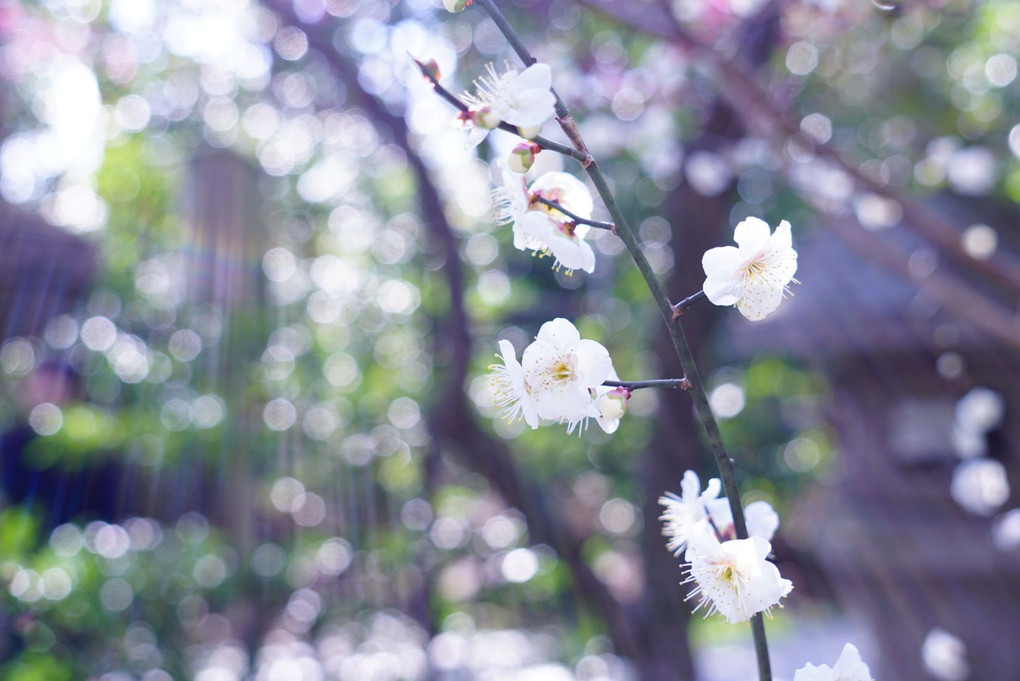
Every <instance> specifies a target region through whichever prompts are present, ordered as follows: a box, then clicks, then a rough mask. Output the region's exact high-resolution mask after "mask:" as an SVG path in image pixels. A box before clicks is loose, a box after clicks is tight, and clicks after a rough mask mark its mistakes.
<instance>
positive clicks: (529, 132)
mask: <svg viewBox="0 0 1020 681" xmlns="http://www.w3.org/2000/svg"><path fill="white" fill-rule="evenodd" d="M540 132H542V126H541V125H529V126H526V127H521V126H518V128H517V134H518V135H520V136H521V137H523V138H524V139H526V140H530V139H534V138H535V137H538V133H540Z"/></svg>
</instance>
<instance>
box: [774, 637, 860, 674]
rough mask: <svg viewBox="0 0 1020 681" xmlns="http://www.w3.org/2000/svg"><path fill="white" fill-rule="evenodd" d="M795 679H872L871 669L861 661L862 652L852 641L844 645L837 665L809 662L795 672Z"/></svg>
mask: <svg viewBox="0 0 1020 681" xmlns="http://www.w3.org/2000/svg"><path fill="white" fill-rule="evenodd" d="M793 681H872V680H871V670H870V669H868V665H866V664H864V663H863V662H862V661H861V654H860V653H859V652H857V648H856V647H854V645H853V644H852V643H847V644H846V645H845V646H843V652H841V653H840V654H839V659H838V660H836V666H835V667H830V666H829V665H827V664H823V665H820V666H817V667H816V666H815V665H813V664H810V663H808V664H807V665H805V666H803V667H801V668H800V669H798V670H797V671H796V673H794V675H793Z"/></svg>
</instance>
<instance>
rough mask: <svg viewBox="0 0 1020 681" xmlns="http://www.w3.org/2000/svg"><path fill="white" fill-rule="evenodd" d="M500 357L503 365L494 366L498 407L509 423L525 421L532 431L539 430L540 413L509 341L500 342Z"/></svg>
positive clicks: (494, 385)
mask: <svg viewBox="0 0 1020 681" xmlns="http://www.w3.org/2000/svg"><path fill="white" fill-rule="evenodd" d="M499 349H500V355H497V356H500V357H501V359H502V360H503V364H501V365H500V364H493V365H491V366H490V367H489V370H490V371H491V372H492V374H491V376H492V387H493V390H494V391H495V402H496V406H497V407H499V408H500V409H502V410H503V418H504V419H505V420H506V421H507V422H508V423H513V422H514V421H519V420H520V419H524V422H525V423H527V424H528V425H529V426H531V428H532V429H535V428H538V423H539V421H538V413H537V412H536V410H535V402H534V400H532V399H531V392H530V391H529V390H528V386H527V383H525V381H524V369H523V368H522V367H521V364H520V362H518V361H517V352H516V351H515V350H514V346H513V345H512V344H511V343H510V341H508V340H501V341H500V342H499Z"/></svg>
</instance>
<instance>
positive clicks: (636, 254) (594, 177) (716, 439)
mask: <svg viewBox="0 0 1020 681" xmlns="http://www.w3.org/2000/svg"><path fill="white" fill-rule="evenodd" d="M476 3H477V4H478V5H479V6H480V7H482V8H483V9H485V10H486V12H488V14H489V16H490V17H491V18H492V20H493V21H494V22H495V23H496V26H497V27H498V28H499V29H500V31H501V32H502V33H503V35H504V37H505V38H506V39H507V41H508V42H509V43H510V45H511V46H512V47H513V48H514V50H515V51H516V52H517V54H518V56H520V58H521V60H522V61H523V62H525V63H526V64H532V63H534V57H533V56H532V55H531V53H530V52H529V51H528V49H527V47H525V46H524V44H523V43H522V42H521V39H520V38H519V37H518V36H517V34H516V32H515V31H514V29H513V27H512V26H511V25H510V24H509V22H508V21H507V20H506V18H505V17H504V16H503V14H502V12H500V11H499V8H497V7H496V5H495V3H494V2H493V0H476ZM557 100H558V98H557ZM560 107H562V112H561V110H560ZM557 114H558V116H557V118H558V119H559V120H560V124H561V126H563V127H564V132H565V133H567V125H566V124H564V121H569V122H570V123H572V122H573V118H572V117H571V116H570V112H569V110H567V108H566V106H565V105H563V104H562V102H558V105H557ZM571 133H572V134H569V133H568V137H570V138H571V139H572V140H573V139H574V138H575V137H576V138H577V142H576V144H577V145H578V146H579V148H583V141H582V140H580V135H579V134H578V133H577V130H576V127H575V128H574V129H573V130H572V131H571ZM589 158H590V155H589ZM584 169H585V172H587V173H588V177H589V178H590V179H591V181H592V183H593V184H594V185H595V190H596V191H597V192H598V194H599V196H600V197H601V198H602V201H603V203H604V204H605V206H606V209H607V210H608V211H609V214H610V216H611V217H612V218H613V223H614V224H615V225H616V233H617V235H618V236H619V237H620V239H621V240H622V241H623V243H624V245H625V246H626V247H627V250H628V251H629V252H630V255H631V257H632V258H633V260H634V264H635V265H636V266H637V268H638V271H639V272H640V273H641V276H642V277H643V278H644V280H645V283H646V284H647V285H648V289H649V291H651V294H652V298H653V299H654V300H655V303H656V305H657V306H658V308H659V313H660V314H661V315H662V319H663V321H664V322H665V324H666V327H667V328H668V329H669V335H670V339H671V340H672V341H673V348H674V350H675V351H676V354H677V358H678V359H679V360H680V367H681V368H682V369H683V372H684V375H685V376H686V378H687V380H688V381H689V383H690V389H689V392H690V393H691V398H692V400H693V401H694V409H695V412H696V413H697V415H698V419H699V421H701V425H702V428H704V430H705V436H706V439H707V440H708V443H709V448H710V449H711V451H712V455H713V456H714V458H715V460H716V464H717V465H718V467H719V477H720V478H721V480H722V483H723V489H724V490H725V491H726V496H727V498H728V501H729V504H730V510H731V512H732V514H733V527H734V529H735V530H736V534H737V538H738V539H746V538H747V536H748V535H747V524H746V522H745V520H744V509H743V508H742V506H741V504H740V490H739V488H738V487H737V478H736V471H735V470H734V465H733V459H731V458H730V456H729V454H727V452H726V447H725V445H724V444H723V441H722V434H721V433H720V432H719V424H718V422H716V420H715V415H714V414H713V413H712V409H711V407H709V404H708V395H707V394H706V392H705V388H704V385H703V384H702V382H701V378H700V376H699V375H698V369H697V367H696V366H695V363H694V355H693V353H692V352H691V348H690V345H689V344H688V342H687V338H686V337H685V336H684V332H683V327H682V326H681V325H680V321H679V319H676V318H674V316H673V305H672V304H671V303H670V301H669V297H668V296H667V295H666V292H665V290H664V289H663V288H662V284H661V283H660V282H659V280H658V278H657V277H656V275H655V271H654V270H653V269H652V266H651V264H650V263H649V262H648V259H647V258H646V257H645V254H644V251H643V250H642V249H641V242H640V240H639V239H638V237H637V235H635V234H634V232H633V230H632V229H631V228H630V225H629V224H628V222H627V218H626V217H625V216H624V215H623V211H622V210H621V209H620V206H619V204H617V202H616V198H615V197H614V196H613V193H612V190H611V189H610V187H609V183H608V182H607V181H606V178H605V176H603V174H602V170H601V169H600V168H599V166H598V163H597V162H596V161H594V159H593V160H592V161H591V162H590V163H589V164H588V165H586V166H585V167H584ZM751 624H752V627H751V631H752V635H753V636H754V641H755V653H756V655H757V657H758V675H759V679H760V681H771V679H772V672H771V668H770V664H769V653H768V645H767V643H766V641H765V627H764V621H763V620H762V615H761V613H757V614H756V615H754V616H753V617H752V618H751Z"/></svg>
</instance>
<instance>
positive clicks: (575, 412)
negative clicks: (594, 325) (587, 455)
mask: <svg viewBox="0 0 1020 681" xmlns="http://www.w3.org/2000/svg"><path fill="white" fill-rule="evenodd" d="M521 366H522V367H523V369H524V380H525V382H526V383H527V385H528V389H529V390H530V394H531V398H532V399H533V400H534V404H535V409H536V412H537V413H538V416H540V417H541V418H544V419H548V420H551V421H558V422H560V423H566V424H567V431H568V432H573V431H574V429H575V428H577V427H580V428H582V429H583V428H584V426H585V425H586V424H587V421H588V419H589V418H597V417H598V416H599V410H598V408H597V407H596V406H595V401H594V399H593V398H592V394H591V392H590V391H593V390H595V389H596V388H598V387H599V386H601V385H602V383H603V381H605V380H606V379H607V378H608V377H609V373H610V371H612V366H613V362H612V360H611V359H610V357H609V351H608V350H606V348H605V347H603V346H602V344H600V343H597V342H595V341H593V340H587V339H582V338H581V335H580V333H578V331H577V328H576V327H575V326H574V325H573V324H571V323H570V322H569V321H567V320H566V319H563V318H557V319H554V320H552V321H551V322H546V323H545V324H543V325H542V328H541V329H539V331H538V335H537V336H536V337H535V341H534V342H533V343H532V344H531V345H529V346H528V347H527V348H525V350H524V355H523V357H522V359H521Z"/></svg>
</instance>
